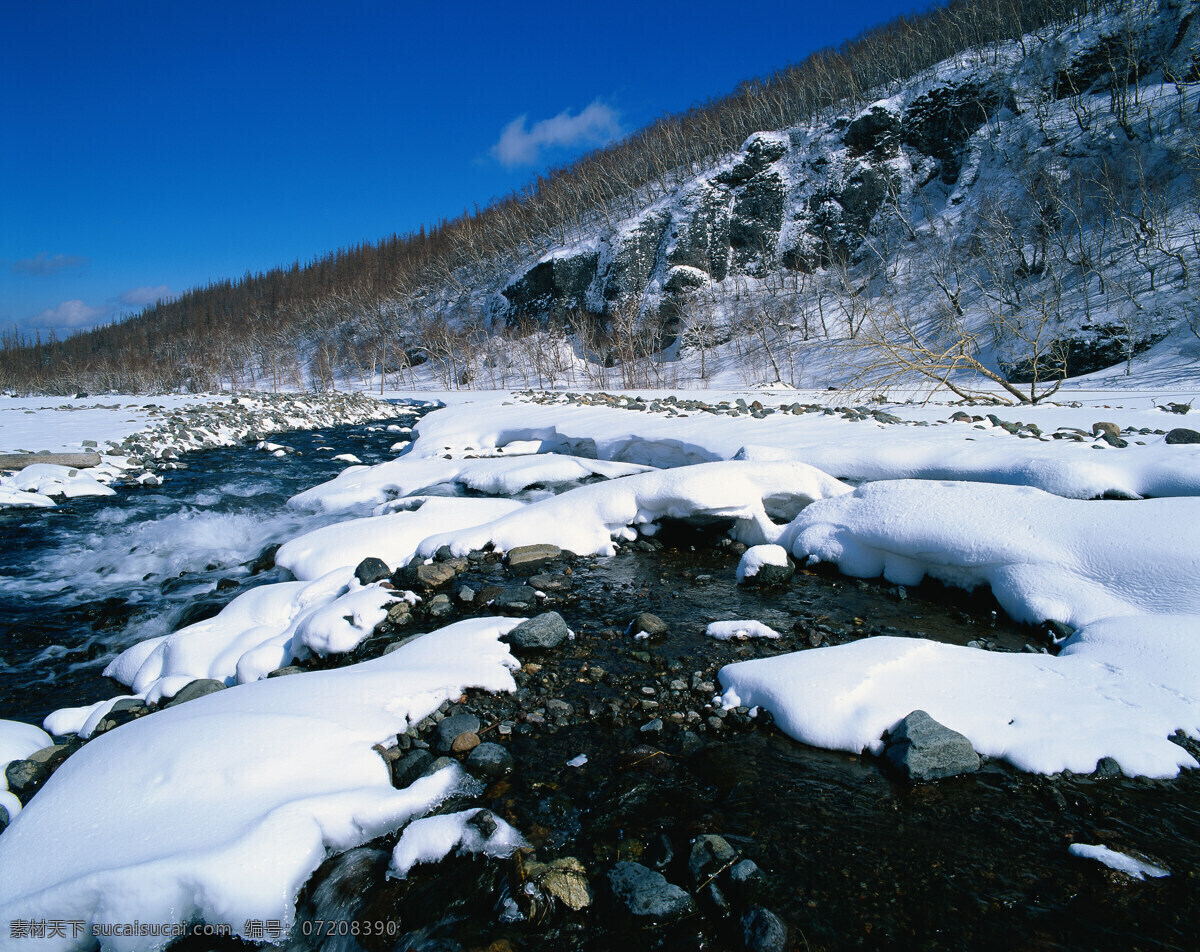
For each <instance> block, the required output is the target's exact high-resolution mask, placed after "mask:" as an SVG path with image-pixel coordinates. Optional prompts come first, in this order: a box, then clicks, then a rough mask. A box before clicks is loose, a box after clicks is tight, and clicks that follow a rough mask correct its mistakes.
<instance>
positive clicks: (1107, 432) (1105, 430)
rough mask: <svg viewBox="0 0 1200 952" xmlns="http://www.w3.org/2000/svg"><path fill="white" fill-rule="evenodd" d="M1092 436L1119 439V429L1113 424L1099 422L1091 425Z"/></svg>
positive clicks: (1103, 421)
mask: <svg viewBox="0 0 1200 952" xmlns="http://www.w3.org/2000/svg"><path fill="white" fill-rule="evenodd" d="M1092 436H1115V437H1116V438H1117V439H1120V438H1121V428H1120V427H1119V426H1117V425H1116V424H1115V423H1109V422H1107V421H1105V420H1101V421H1100V422H1099V423H1093V424H1092Z"/></svg>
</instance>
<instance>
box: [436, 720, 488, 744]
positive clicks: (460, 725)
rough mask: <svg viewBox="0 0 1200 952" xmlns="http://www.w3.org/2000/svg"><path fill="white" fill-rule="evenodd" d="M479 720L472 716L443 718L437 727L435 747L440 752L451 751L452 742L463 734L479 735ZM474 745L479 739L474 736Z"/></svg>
mask: <svg viewBox="0 0 1200 952" xmlns="http://www.w3.org/2000/svg"><path fill="white" fill-rule="evenodd" d="M480 727H481V725H480V723H479V718H478V717H476V716H475V715H474V714H454V715H452V716H450V717H447V718H444V719H443V720H442V721H441V722H440V723H439V724H438V726H437V738H436V746H437V749H438V750H440V751H449V750H453V748H454V742H455V741H456V740H458V738H459V737H461V736H462V735H463V734H475V735H478V734H479V728H480ZM475 740H476V743H478V741H479V738H478V736H476V738H475Z"/></svg>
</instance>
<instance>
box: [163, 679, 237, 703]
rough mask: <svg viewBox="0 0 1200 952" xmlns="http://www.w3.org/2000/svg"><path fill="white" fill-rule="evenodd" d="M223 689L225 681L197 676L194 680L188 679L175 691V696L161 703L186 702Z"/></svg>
mask: <svg viewBox="0 0 1200 952" xmlns="http://www.w3.org/2000/svg"><path fill="white" fill-rule="evenodd" d="M224 690H225V683H224V682H223V681H216V680H214V679H212V678H197V679H196V680H195V681H189V682H188V683H187V684H185V685H184V686H183V687H182V688H180V689H179V690H178V691H176V692H175V696H174V697H173V698H171V700H169V701H167V702H166V703H165V704H163V707H174V706H175V705H176V704H186V703H187V702H188V701H194V700H196V698H198V697H204V695H206V694H216V693H217V692H218V691H224Z"/></svg>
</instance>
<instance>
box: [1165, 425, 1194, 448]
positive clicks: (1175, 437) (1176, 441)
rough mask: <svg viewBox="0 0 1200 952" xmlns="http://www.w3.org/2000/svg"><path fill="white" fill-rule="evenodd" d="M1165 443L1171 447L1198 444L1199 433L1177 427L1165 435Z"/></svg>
mask: <svg viewBox="0 0 1200 952" xmlns="http://www.w3.org/2000/svg"><path fill="white" fill-rule="evenodd" d="M1165 442H1167V443H1170V444H1172V445H1180V444H1184V443H1200V432H1197V431H1196V430H1189V429H1188V428H1187V427H1183V426H1177V427H1176V428H1175V429H1173V430H1171V431H1170V432H1169V433H1168V434H1167V438H1166V440H1165Z"/></svg>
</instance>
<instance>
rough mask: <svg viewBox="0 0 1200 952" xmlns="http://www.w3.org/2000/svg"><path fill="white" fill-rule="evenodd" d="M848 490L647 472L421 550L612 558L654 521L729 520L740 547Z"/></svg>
mask: <svg viewBox="0 0 1200 952" xmlns="http://www.w3.org/2000/svg"><path fill="white" fill-rule="evenodd" d="M848 492H850V487H849V486H847V485H846V484H845V483H842V482H840V481H838V480H836V479H834V478H833V477H831V476H828V475H826V474H825V473H822V472H821V471H820V470H818V469H814V468H813V467H811V466H807V465H805V464H804V463H794V462H780V463H750V462H721V463H703V464H699V465H696V466H685V467H680V468H678V469H669V470H652V471H650V472H645V473H641V474H639V475H636V476H626V477H625V478H624V479H614V480H609V481H608V482H604V483H593V484H591V485H587V486H580V487H579V488H577V489H571V490H568V491H567V492H565V493H562V494H561V495H558V496H554V497H552V498H550V499H542V500H539V501H538V502H534V503H530V504H529V505H528V506H525V507H524V508H522V509H519V510H517V511H516V512H513V513H510V514H509V515H506V516H502V517H500V518H499V519H496V520H494V521H493V522H489V523H486V524H483V525H480V526H477V527H475V528H473V529H465V530H462V531H458V532H445V533H440V534H438V535H435V536H431V537H430V538H428V539H426V540H425V541H424V542H422V543H421V544H420V546H419V547H418V553H419V554H421V555H426V556H428V555H432V554H433V553H434V552H435V551H437V549H438V548H439V547H440V546H442V545H449V546H450V548H451V551H453V552H454V553H455V554H456V555H465V554H466V553H467V552H469V551H471V550H472V549H482V548H483V547H484V546H486V545H488V544H491V545H493V546H495V547H496V549H498V550H501V551H508V550H509V549H513V548H516V547H517V546H520V545H533V544H536V543H539V542H547V543H550V544H552V545H557V546H558V547H559V548H562V549H567V550H569V551H571V552H575V553H576V554H578V555H612V553H613V551H614V549H613V541H612V540H613V539H614V538H617V539H626V540H629V539H633V538H636V529H635V527H638V526H641V527H645V529H646V530H649V531H651V532H652V531H653V530H654V529H655V527H656V526H657V523H658V521H659V520H661V519H664V518H670V519H731V520H733V522H734V528H733V531H732V535H734V537H735V538H738V539H740V540H741V541H743V542H745V543H747V544H752V545H754V544H759V543H763V542H774V541H775V540H776V538H777V537H778V536H779V534H780V532H781V531H782V527H781V526H780V525H777V524H776V523H775V522H773V521H772V517H774V518H776V519H779V520H781V521H782V522H786V521H788V520H790V519H793V518H795V516H796V514H797V513H799V512H800V511H801V510H802V509H803V508H804V507H805V506H807V505H809V504H810V503H811V502H813V501H814V500H816V499H822V498H824V497H826V496H834V495H839V494H842V493H848Z"/></svg>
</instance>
